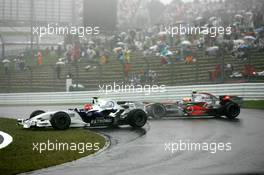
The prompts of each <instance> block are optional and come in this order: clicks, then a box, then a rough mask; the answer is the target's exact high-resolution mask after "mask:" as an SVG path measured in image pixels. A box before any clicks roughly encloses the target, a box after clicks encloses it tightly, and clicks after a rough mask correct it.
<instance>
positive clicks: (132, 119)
mask: <svg viewBox="0 0 264 175" xmlns="http://www.w3.org/2000/svg"><path fill="white" fill-rule="evenodd" d="M146 122H147V114H146V113H145V111H143V110H142V109H134V110H132V111H130V112H129V113H128V124H129V125H130V126H132V127H135V128H141V127H143V126H144V125H145V124H146Z"/></svg>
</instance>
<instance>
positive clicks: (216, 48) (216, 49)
mask: <svg viewBox="0 0 264 175" xmlns="http://www.w3.org/2000/svg"><path fill="white" fill-rule="evenodd" d="M218 49H219V47H218V46H213V47H208V48H207V49H206V51H207V52H214V51H218Z"/></svg>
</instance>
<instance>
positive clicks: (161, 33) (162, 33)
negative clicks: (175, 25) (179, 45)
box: [158, 31, 167, 36]
mask: <svg viewBox="0 0 264 175" xmlns="http://www.w3.org/2000/svg"><path fill="white" fill-rule="evenodd" d="M158 35H159V36H163V35H167V32H164V31H163V32H159V33H158Z"/></svg>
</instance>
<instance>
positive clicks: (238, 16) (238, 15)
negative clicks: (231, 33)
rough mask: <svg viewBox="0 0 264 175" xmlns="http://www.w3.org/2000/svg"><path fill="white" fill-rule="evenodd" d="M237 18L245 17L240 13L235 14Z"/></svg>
mask: <svg viewBox="0 0 264 175" xmlns="http://www.w3.org/2000/svg"><path fill="white" fill-rule="evenodd" d="M235 18H243V16H242V15H240V14H236V15H235Z"/></svg>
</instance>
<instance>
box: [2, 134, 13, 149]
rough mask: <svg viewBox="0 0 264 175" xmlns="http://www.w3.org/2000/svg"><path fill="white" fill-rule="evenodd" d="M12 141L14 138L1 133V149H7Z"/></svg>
mask: <svg viewBox="0 0 264 175" xmlns="http://www.w3.org/2000/svg"><path fill="white" fill-rule="evenodd" d="M12 141H13V138H12V136H10V135H9V134H7V133H5V132H2V131H0V149H2V148H5V147H7V146H8V145H9V144H10V143H11V142H12Z"/></svg>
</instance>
